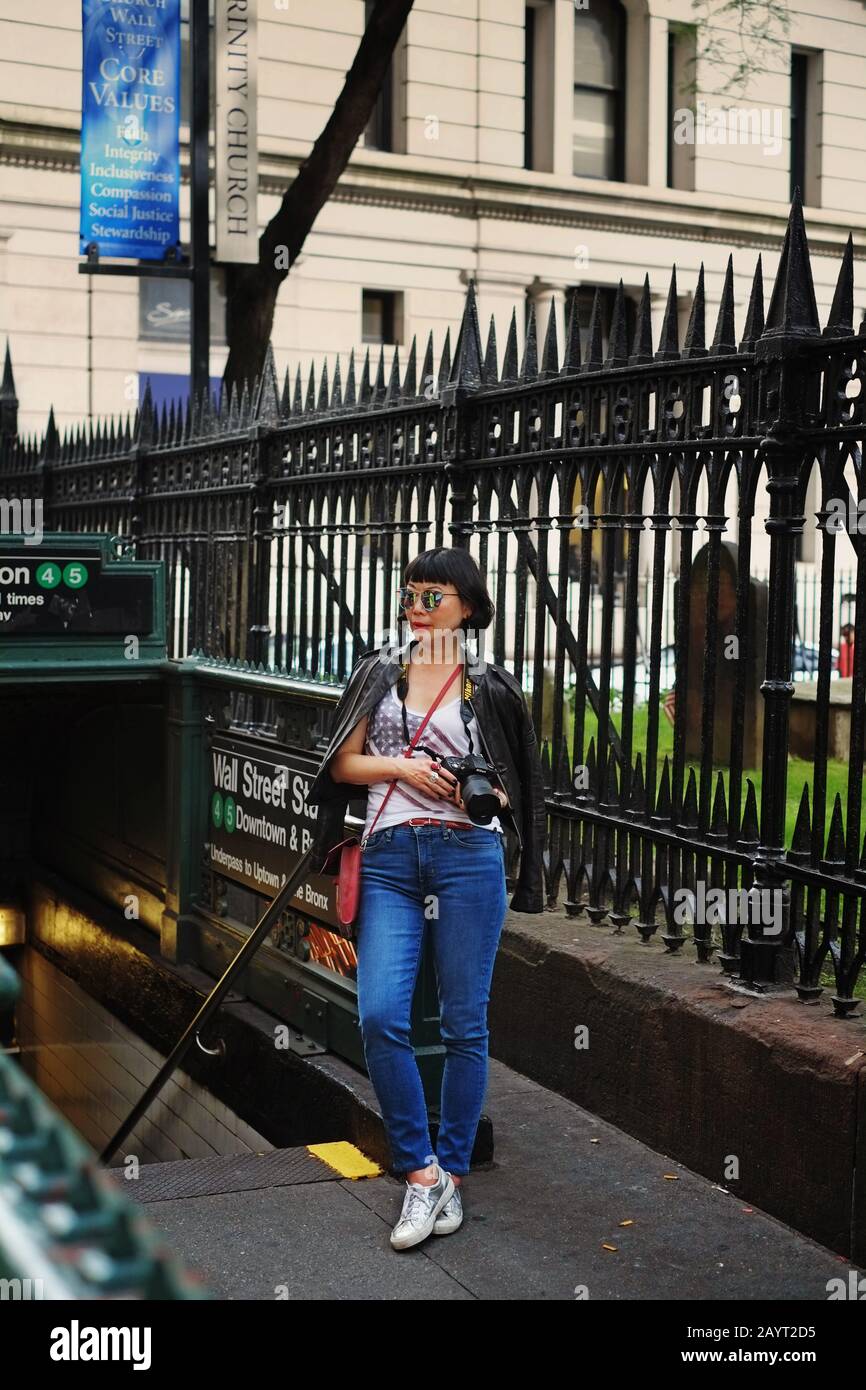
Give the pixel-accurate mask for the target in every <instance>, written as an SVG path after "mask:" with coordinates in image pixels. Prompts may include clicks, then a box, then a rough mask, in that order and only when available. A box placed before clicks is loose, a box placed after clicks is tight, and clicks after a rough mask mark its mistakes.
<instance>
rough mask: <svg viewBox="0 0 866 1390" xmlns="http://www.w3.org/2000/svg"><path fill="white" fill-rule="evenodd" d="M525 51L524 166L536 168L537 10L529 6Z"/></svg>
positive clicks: (526, 19)
mask: <svg viewBox="0 0 866 1390" xmlns="http://www.w3.org/2000/svg"><path fill="white" fill-rule="evenodd" d="M524 15H525V39H524V53H523V167H524V169H534V168H535V165H534V163H533V159H534V154H533V148H532V142H533V134H534V131H535V10H534V9H532V8H531V6H527V7H526V9H525V10H524Z"/></svg>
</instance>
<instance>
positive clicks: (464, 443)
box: [440, 280, 484, 549]
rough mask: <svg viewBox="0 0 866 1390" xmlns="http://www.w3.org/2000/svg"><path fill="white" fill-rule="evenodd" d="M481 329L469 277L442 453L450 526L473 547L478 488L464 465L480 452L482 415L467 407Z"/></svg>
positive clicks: (479, 371)
mask: <svg viewBox="0 0 866 1390" xmlns="http://www.w3.org/2000/svg"><path fill="white" fill-rule="evenodd" d="M483 375H484V368H483V365H482V349H481V331H480V329H479V326H478V305H477V303H476V300H475V281H474V280H470V281H469V288H468V290H467V292H466V303H465V304H464V306H463V321H462V323H461V325H460V336H459V337H458V339H457V346H456V348H455V350H454V365H453V367H452V369H451V376H450V378H449V380H448V381H447V382H446V384H445V385H444V386H443V388H442V394H441V398H440V402H441V407H442V456H443V458H444V460H445V475H446V477H447V479H448V498H449V503H450V508H451V521H450V524H449V530H450V531H451V535H452V536H453V538H454V544H455V545H459V546H462V547H463V548H464V549H468V547H469V537H470V536H471V534H472V509H473V505H474V502H475V492H474V489H473V488H472V486H471V485H470V481H469V477H470V475H469V474H468V472H467V471H466V470H465V469H464V468H463V466H462V465H463V463H464V462H465V460H466V459H471V458H475V457H477V455H478V452H479V444H480V440H479V438H478V428H479V425H478V416H477V412H476V411H475V410H474V409H467V401H468V398H469V397H471V396H472V394H473V393H474V392H476V391H477V390H478V389H479V387H480V386H481V384H482V381H483Z"/></svg>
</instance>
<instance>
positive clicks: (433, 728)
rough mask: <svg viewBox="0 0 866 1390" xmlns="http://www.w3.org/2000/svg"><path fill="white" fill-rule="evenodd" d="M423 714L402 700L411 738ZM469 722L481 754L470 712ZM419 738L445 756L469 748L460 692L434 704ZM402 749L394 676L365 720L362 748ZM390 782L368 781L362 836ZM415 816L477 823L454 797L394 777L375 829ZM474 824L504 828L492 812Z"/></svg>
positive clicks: (386, 752)
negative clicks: (486, 821) (484, 822)
mask: <svg viewBox="0 0 866 1390" xmlns="http://www.w3.org/2000/svg"><path fill="white" fill-rule="evenodd" d="M423 718H424V713H422V712H420V711H416V710H412V709H410V708H409V706H408V705H407V706H406V719H407V722H408V724H409V737H410V739H411V738H413V737H414V736H415V733H416V730H417V728H418V725H419V724H420V723H421V720H422V719H423ZM469 728H470V729H471V731H472V745H473V750H474V752H475V753H476V754H477V755H480V756H481V757H483V756H484V750H483V748H482V747H481V737H480V735H479V732H478V720H477V719H476V717H475V715H474V713H473V715H472V719H471V720H470V722H469ZM419 741H420V742H421V743H423V744H426V745H427V747H428V748H433V749H435V750H436V752H437V754H438V753H441V754H442V756H443V757H449V758H451V757H454V758H459V757H463V756H464V755H465V754H467V753H468V752H469V740H468V738H467V736H466V726H465V725H464V723H463V720H462V718H461V715H460V697H459V696H458V697H457V698H456V699H452V700H449V701H447V702H446V701H444V700H443V702H442V703H441V704H440V705H439V706H438V707H437V708H436V709H435V710H434V712H433V714H432V715H431V716H430V718H429V719H428V720H427V723H426V725H425V727H424V732H423V734H422V735H421V738H420V740H419ZM405 751H406V739H405V736H404V733H403V716H402V713H401V710H400V698H399V696H398V695H397V683H396V682H395V683H394V685H392V686H391V687H390V689H388V690H387V691H386V692H385V694H384V695H383V696H382V698H381V700H380V701H379V703H378V704H377V705H375V706H374V708H373V710H372V711H371V713H370V717H369V719H368V721H367V735H366V738H365V741H364V752H365V753H367V754H373V755H374V756H375V757H380V758H394V757H402V756H403V754H404V753H405ZM427 756H428V754H426V753H419V752H418V750H417V748H416V749H415V750H414V751H413V753H412V757H413V758H415V757H418V758H424V757H427ZM390 785H391V783H390V782H371V783H370V787H369V791H368V794H367V817H366V820H365V822H364V835H365V836H366V835H368V834H369V833H370V827H371V826H372V824H373V820H374V818H375V816H376V813H377V811H378V810H379V807H380V806H381V804H382V798H383V797H384V795H385V793H386V792H387V790H388V788H389V787H390ZM416 816H437V817H438V818H439V819H441V820H458V821H464V822H465V823H466V825H472V826H475V825H476V822H475V821H473V820H471V819H470V817H469V816H468V815H467V814H466V812H465V811H462V810H461V809H460V807H459V806H455V805H454V803H453V802H451V801H443V800H441V798H439V797H435V796H428V795H427V793H426V792H421V791H417V790H416V788H415V787H410V786H409V785H408V784H407V783H406V782H402V781H401V782H398V783H397V785H396V787H395V788H394V790H393V791H392V793H391V795H390V796H389V797H388V804H387V805H386V807H385V809H384V811H383V812H382V814H381V816H379V819H378V820H377V821H376V830H377V832H378V831H379V830H385V829H387V827H388V826H389V825H400V824H401V822H403V821H407V820H414V819H415V817H416ZM477 829H479V830H502V822H501V821H500V819H499V817H498V816H494V817H493V819H492V820H491V822H490V824H489V825H484V826H477Z"/></svg>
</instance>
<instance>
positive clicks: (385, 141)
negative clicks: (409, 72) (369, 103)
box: [364, 0, 394, 150]
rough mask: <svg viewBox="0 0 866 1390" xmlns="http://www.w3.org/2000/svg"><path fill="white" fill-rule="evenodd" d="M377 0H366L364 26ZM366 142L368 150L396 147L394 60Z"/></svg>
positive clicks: (370, 121) (374, 112)
mask: <svg viewBox="0 0 866 1390" xmlns="http://www.w3.org/2000/svg"><path fill="white" fill-rule="evenodd" d="M375 7H376V5H375V0H364V28H365V29H366V27H367V25H368V24H369V23H370V16H371V15H372V13H373V10H374V9H375ZM364 144H365V146H366V148H367V149H368V150H393V149H394V60H393V58H392V59H391V62H390V63H389V64H388V71H387V72H386V73H385V77H384V80H383V82H382V86H381V87H380V88H379V95H378V96H377V97H376V105H375V106H374V107H373V113H372V115H371V116H370V119H369V121H368V122H367V129H366V130H365V132H364Z"/></svg>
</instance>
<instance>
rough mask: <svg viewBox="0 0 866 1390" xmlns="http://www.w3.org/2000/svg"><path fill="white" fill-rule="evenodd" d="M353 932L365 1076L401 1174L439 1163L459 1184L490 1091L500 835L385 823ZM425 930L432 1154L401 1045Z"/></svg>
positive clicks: (500, 906)
mask: <svg viewBox="0 0 866 1390" xmlns="http://www.w3.org/2000/svg"><path fill="white" fill-rule="evenodd" d="M361 866H362V867H361V899H360V905H359V910H358V918H357V924H356V928H355V938H356V940H355V950H356V953H357V956H358V972H357V984H358V1012H359V1016H360V1025H361V1037H362V1040H363V1046H364V1058H365V1061H366V1063H367V1071H368V1073H369V1076H370V1080H371V1081H372V1083H373V1087H374V1089H375V1091H376V1095H377V1096H378V1098H379V1104H380V1105H381V1107H382V1118H383V1120H384V1122H385V1129H386V1132H387V1135H388V1140H389V1143H390V1146H391V1154H392V1158H393V1166H394V1168H395V1170H396V1171H397V1172H402V1173H411V1172H414V1171H415V1169H418V1168H426V1167H427V1165H428V1164H429V1163H436V1162H438V1163H439V1164H441V1166H442V1167H443V1168H445V1169H447V1170H448V1171H449V1172H451V1173H457V1174H458V1175H459V1176H461V1177H462V1176H464V1175H465V1174H466V1173H468V1172H469V1159H470V1156H471V1154H472V1146H473V1144H474V1142H475V1134H476V1131H477V1129H478V1121H479V1119H480V1118H481V1107H482V1104H483V1102H484V1093H485V1091H486V1088H487V1039H488V1030H487V1004H488V1001H489V999H490V982H491V979H492V976H493V964H494V960H495V957H496V950H497V947H498V945H499V937H500V935H501V932H502V926H503V923H504V921H505V914H506V911H507V908H508V900H507V891H506V885H505V849H504V840H503V836H502V834H501V833H500V832H499V831H497V830H486V829H484V828H483V827H481V826H467V827H466V829H465V830H451V829H449V828H448V827H447V826H441V825H408V824H406V823H404V824H401V825H393V826H388V827H386V828H385V829H384V830H374V831H373V833H372V835H370V836H369V837H368V839H367V843H366V846H365V848H364V851H363V853H362V855H361ZM428 925H429V927H430V932H431V937H432V942H433V956H434V961H435V965H436V979H437V986H438V992H439V1014H440V1030H441V1034H442V1041H443V1043H444V1045H445V1065H444V1069H443V1075H442V1098H441V1107H440V1115H441V1118H440V1124H439V1134H438V1137H437V1144H436V1147H437V1150H438V1153H434V1152H433V1148H432V1143H431V1139H430V1130H429V1127H428V1124H427V1106H426V1102H425V1099H424V1089H423V1086H422V1084H421V1077H420V1075H419V1072H418V1064H417V1062H416V1061H415V1052H414V1049H413V1047H412V1044H411V1042H410V1041H409V1032H410V1020H411V1010H412V997H413V994H414V992H415V982H416V980H417V977H418V967H419V964H420V960H421V947H422V944H423V939H424V929H425V927H426V926H428Z"/></svg>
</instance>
